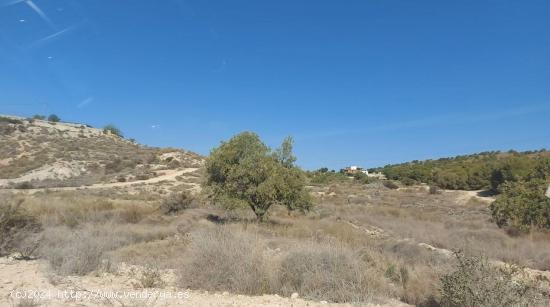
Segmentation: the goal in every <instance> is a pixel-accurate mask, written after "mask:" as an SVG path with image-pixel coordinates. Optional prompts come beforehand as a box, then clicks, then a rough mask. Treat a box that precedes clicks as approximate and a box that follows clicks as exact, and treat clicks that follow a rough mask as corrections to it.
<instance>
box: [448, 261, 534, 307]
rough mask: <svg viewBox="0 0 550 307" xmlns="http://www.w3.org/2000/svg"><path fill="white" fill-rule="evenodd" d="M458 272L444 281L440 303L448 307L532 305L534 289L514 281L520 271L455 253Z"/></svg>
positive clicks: (520, 280) (520, 281)
mask: <svg viewBox="0 0 550 307" xmlns="http://www.w3.org/2000/svg"><path fill="white" fill-rule="evenodd" d="M455 255H456V259H457V261H458V263H457V266H456V269H455V271H454V272H451V273H449V274H447V275H445V276H443V277H442V279H441V283H442V286H441V303H442V305H443V306H446V307H462V306H472V307H473V306H476V307H477V306H479V307H506V306H532V304H533V303H534V302H535V296H534V292H533V289H532V288H531V286H530V285H529V284H527V283H525V282H523V281H522V279H521V277H520V278H515V277H516V276H517V275H518V273H520V272H518V269H515V268H513V267H496V266H495V265H493V264H490V263H489V262H488V260H487V259H486V258H484V257H468V256H465V255H463V254H462V253H458V252H457V253H455Z"/></svg>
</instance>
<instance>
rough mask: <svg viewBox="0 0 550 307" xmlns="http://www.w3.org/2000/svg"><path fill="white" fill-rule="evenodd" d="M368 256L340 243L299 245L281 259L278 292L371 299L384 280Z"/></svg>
mask: <svg viewBox="0 0 550 307" xmlns="http://www.w3.org/2000/svg"><path fill="white" fill-rule="evenodd" d="M365 258H368V256H367V255H361V254H359V253H357V252H355V251H352V250H350V249H349V248H346V247H345V246H342V245H340V244H337V243H335V244H313V243H311V244H305V245H297V246H295V247H293V248H292V249H291V250H290V251H289V252H288V254H287V255H285V256H284V257H283V259H282V260H281V263H280V267H279V268H278V270H277V283H278V285H277V286H278V287H277V288H278V289H276V292H278V293H281V294H283V295H290V294H292V293H293V292H297V293H300V295H303V296H304V297H308V298H314V299H322V300H328V301H333V302H365V301H369V300H370V299H372V298H373V297H374V294H375V293H376V290H378V289H380V288H381V287H383V285H382V283H383V281H382V280H380V279H378V276H377V274H375V273H374V272H373V269H372V267H371V266H369V263H368V262H366V261H365V260H364V259H365Z"/></svg>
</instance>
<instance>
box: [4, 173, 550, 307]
mask: <svg viewBox="0 0 550 307" xmlns="http://www.w3.org/2000/svg"><path fill="white" fill-rule="evenodd" d="M310 190H311V191H312V194H313V195H315V199H316V204H317V206H316V209H315V210H314V211H313V212H310V213H309V214H307V215H302V214H295V213H292V214H291V215H289V214H288V212H287V211H286V210H283V209H278V210H274V211H273V212H272V214H271V216H270V219H269V222H266V223H257V222H256V220H255V217H254V216H253V214H251V212H249V211H222V210H220V209H217V208H213V207H209V206H208V205H207V204H205V203H204V202H202V201H200V199H198V200H197V199H194V198H187V199H186V198H185V197H181V196H180V197H176V196H170V197H166V196H165V197H164V200H160V199H159V198H155V199H151V198H150V197H147V195H146V194H143V195H133V196H131V197H128V195H124V194H123V193H116V192H114V191H108V190H105V191H86V190H81V191H69V192H42V193H38V194H33V195H22V194H21V193H19V194H11V193H10V194H9V195H8V194H2V199H3V200H6V199H9V200H10V202H17V200H18V199H19V200H20V199H23V201H22V203H21V207H22V208H24V209H25V210H26V212H27V213H28V214H29V215H31V216H36V217H37V218H38V221H39V222H40V224H41V225H42V229H40V230H37V231H31V233H33V234H32V235H27V236H26V239H25V240H22V242H23V245H22V246H19V250H21V251H27V252H28V256H36V257H38V258H39V259H43V260H40V261H45V262H46V263H47V264H48V266H47V269H45V270H47V271H48V272H50V273H49V277H48V282H49V283H52V284H61V285H66V286H67V287H69V286H74V285H75V284H77V283H78V282H76V281H75V277H71V276H75V275H76V276H88V277H82V278H92V277H89V276H96V277H95V278H96V279H98V280H102V278H103V279H105V278H107V277H106V276H111V275H112V276H121V275H124V276H127V279H125V282H126V286H128V287H129V288H130V289H143V288H161V289H162V288H170V287H175V288H178V289H187V288H190V289H194V290H199V289H200V290H208V291H210V292H212V291H214V292H218V293H223V292H224V291H228V292H231V293H234V294H248V295H262V294H278V295H280V296H283V297H289V296H291V294H292V293H294V292H296V293H299V294H300V296H301V297H303V298H306V299H311V300H315V301H328V302H378V303H384V302H385V303H387V304H388V306H392V305H395V304H397V301H401V302H405V303H408V304H411V305H419V306H438V302H439V301H440V288H441V286H442V284H441V277H442V276H444V275H445V274H448V273H449V272H451V271H453V270H454V269H455V266H456V260H455V259H454V258H453V257H452V256H451V257H450V256H449V255H448V254H446V253H444V252H443V253H442V252H440V251H439V250H437V249H436V248H445V249H459V248H460V249H463V250H464V251H465V252H466V254H473V255H479V254H480V253H483V254H485V255H487V256H488V257H489V258H490V259H492V260H493V259H494V260H503V261H506V262H510V263H517V264H520V265H526V266H530V267H532V268H538V269H548V267H547V266H548V256H549V255H548V250H549V243H548V242H550V240H549V238H548V237H547V235H545V234H542V233H533V234H531V235H530V236H527V237H511V236H509V235H507V234H506V233H504V232H503V231H502V230H499V229H497V228H496V226H494V225H493V223H491V222H490V221H489V214H488V212H487V209H486V206H487V204H486V202H484V200H480V199H476V198H475V197H474V198H470V199H468V198H469V197H464V195H463V194H462V192H446V193H442V194H435V195H434V194H429V193H428V192H427V191H426V190H425V189H423V188H414V189H399V190H392V189H388V188H386V187H384V186H383V185H381V184H376V183H374V184H369V185H363V184H354V183H351V182H350V183H349V184H345V183H343V184H342V183H340V184H335V185H323V186H312V187H310ZM174 208H176V209H174ZM177 209H179V211H178V210H177ZM170 212H171V213H170ZM419 243H428V244H430V245H431V246H433V248H432V247H430V246H428V245H423V244H419ZM24 256H27V255H24ZM20 261H22V260H20ZM23 262H24V261H23ZM31 262H32V261H31ZM132 265H135V266H136V267H135V268H136V269H135V270H134V271H133V273H132V274H129V273H127V272H126V273H124V272H122V273H121V270H123V268H126V267H128V266H132ZM3 278H4V277H3ZM535 283H536V285H538V286H541V287H542V286H544V287H546V286H548V280H538V281H536V282H535ZM92 285H94V284H93V283H92V284H90V285H89V286H90V287H92ZM112 286H113V287H117V286H118V287H124V283H122V282H121V284H119V285H117V284H113V285H112ZM389 299H394V300H395V301H391V302H389V301H388V300H389ZM287 303H288V301H283V302H282V303H281V304H282V305H285V304H287ZM542 304H543V303H541V305H542ZM153 305H155V304H152V305H151V306H153ZM237 305H238V304H237Z"/></svg>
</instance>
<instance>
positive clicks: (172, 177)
mask: <svg viewBox="0 0 550 307" xmlns="http://www.w3.org/2000/svg"><path fill="white" fill-rule="evenodd" d="M196 170H198V168H185V169H180V170H164V171H159V173H161V172H162V174H161V175H160V176H157V177H153V178H149V179H147V180H139V181H130V182H111V183H96V184H92V185H88V186H79V187H57V188H36V189H2V191H11V192H15V193H27V194H34V193H37V192H43V191H46V190H48V191H75V190H80V189H106V188H117V187H127V186H132V185H148V184H154V183H158V182H161V181H176V180H177V179H176V177H178V176H183V175H185V174H188V173H192V172H194V171H196Z"/></svg>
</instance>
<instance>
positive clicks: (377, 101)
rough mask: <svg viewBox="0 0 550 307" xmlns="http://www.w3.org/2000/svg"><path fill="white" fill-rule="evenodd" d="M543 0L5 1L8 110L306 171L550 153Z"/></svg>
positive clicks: (1, 92)
mask: <svg viewBox="0 0 550 307" xmlns="http://www.w3.org/2000/svg"><path fill="white" fill-rule="evenodd" d="M548 16H550V1H546V0H531V1H508V0H498V1H497V0H464V1H441V0H433V1H422V0H419V1H410V0H401V1H396V0H383V1H382V0H376V1H375V0H361V1H351V0H350V1H320V0H317V1H299V0H298V1H297V0H293V1H287V0H278V1H252V0H248V1H241V0H235V1H189V0H185V1H184V0H166V1H152V0H149V1H146V0H118V1H105V0H104V1H100V0H48V1H46V0H32V1H18V0H0V113H7V114H17V115H22V116H29V115H32V114H35V113H41V114H49V113H55V114H58V115H59V116H60V117H61V118H62V119H65V120H68V121H76V122H85V123H89V124H92V125H94V126H103V125H105V124H108V123H114V124H116V125H117V126H118V127H119V128H121V129H122V130H123V132H124V133H125V134H126V135H127V136H128V137H133V138H135V139H137V140H138V141H140V142H141V143H144V144H148V145H153V146H174V147H183V148H186V149H189V150H193V151H196V152H198V153H201V154H207V153H208V152H209V150H210V149H211V148H212V147H214V146H216V145H218V144H219V142H220V141H221V140H224V139H227V138H229V137H230V136H231V135H233V134H235V133H238V132H240V131H243V130H252V131H256V132H257V133H259V134H260V136H261V137H262V138H263V139H264V140H265V141H266V142H267V143H268V144H269V145H271V146H277V144H278V143H279V142H280V141H281V140H282V139H283V138H284V136H286V135H292V136H294V138H295V141H296V145H295V151H296V154H297V156H298V158H299V160H298V162H299V164H300V165H301V166H303V167H305V168H308V169H312V168H318V167H322V166H328V167H331V168H340V167H343V166H346V165H348V164H357V165H362V166H365V167H373V166H380V165H384V164H386V163H393V162H402V161H408V160H413V159H426V158H437V157H442V156H449V155H456V154H464V153H473V152H478V151H485V150H507V149H511V148H513V149H517V150H527V149H540V148H543V147H546V148H548V147H550V120H549V117H550V18H549V17H548Z"/></svg>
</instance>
